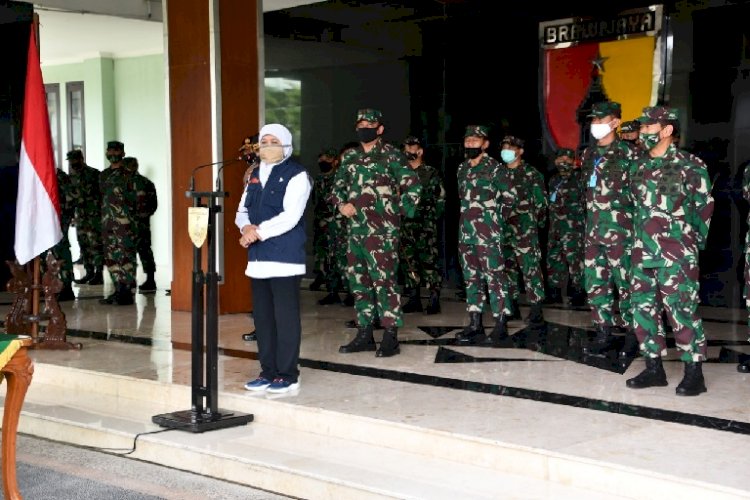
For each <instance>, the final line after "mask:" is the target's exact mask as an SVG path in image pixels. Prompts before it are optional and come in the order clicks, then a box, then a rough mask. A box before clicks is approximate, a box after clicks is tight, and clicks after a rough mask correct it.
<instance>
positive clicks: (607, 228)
mask: <svg viewBox="0 0 750 500" xmlns="http://www.w3.org/2000/svg"><path fill="white" fill-rule="evenodd" d="M637 155H638V153H637V150H635V149H633V148H631V146H630V145H628V143H626V142H625V141H622V140H620V139H615V140H614V141H613V142H612V143H611V144H609V145H607V146H603V147H600V146H596V145H595V146H590V147H588V148H586V151H584V152H583V166H582V168H581V170H582V171H583V181H584V183H585V185H586V209H587V213H586V244H587V245H624V247H625V248H631V247H632V244H633V195H632V193H631V192H630V176H631V174H632V172H633V170H634V169H635V165H636V164H635V159H636V157H637Z"/></svg>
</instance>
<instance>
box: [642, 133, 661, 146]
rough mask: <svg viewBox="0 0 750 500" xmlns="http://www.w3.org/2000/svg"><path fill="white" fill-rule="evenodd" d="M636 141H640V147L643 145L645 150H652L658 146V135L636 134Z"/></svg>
mask: <svg viewBox="0 0 750 500" xmlns="http://www.w3.org/2000/svg"><path fill="white" fill-rule="evenodd" d="M638 139H640V141H641V145H643V147H644V148H646V149H653V147H654V146H656V145H657V144H659V140H660V138H659V133H658V132H656V133H655V134H646V133H643V132H641V133H640V134H638Z"/></svg>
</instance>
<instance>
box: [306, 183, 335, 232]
mask: <svg viewBox="0 0 750 500" xmlns="http://www.w3.org/2000/svg"><path fill="white" fill-rule="evenodd" d="M335 176H336V173H335V172H331V173H329V174H319V175H318V176H317V177H316V178H315V182H314V183H313V192H312V208H313V219H314V221H315V225H314V227H316V228H318V227H325V226H327V225H328V224H330V223H331V222H333V221H334V219H336V217H337V214H338V215H339V216H340V214H339V211H338V210H336V207H335V206H334V205H331V203H330V202H329V198H330V196H331V192H332V191H333V181H334V179H335Z"/></svg>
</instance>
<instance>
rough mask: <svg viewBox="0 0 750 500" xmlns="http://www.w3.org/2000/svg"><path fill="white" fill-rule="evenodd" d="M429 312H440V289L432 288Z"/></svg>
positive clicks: (427, 310) (427, 311)
mask: <svg viewBox="0 0 750 500" xmlns="http://www.w3.org/2000/svg"><path fill="white" fill-rule="evenodd" d="M425 313H427V314H439V313H440V289H439V288H430V299H429V301H428V303H427V309H426V310H425Z"/></svg>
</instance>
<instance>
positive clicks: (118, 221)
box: [99, 141, 138, 305]
mask: <svg viewBox="0 0 750 500" xmlns="http://www.w3.org/2000/svg"><path fill="white" fill-rule="evenodd" d="M124 155H125V146H124V144H123V143H121V142H119V141H110V142H109V143H108V144H107V159H108V160H109V161H110V166H109V168H108V169H107V170H105V171H103V172H102V173H101V175H100V176H99V181H100V190H101V193H102V240H103V242H104V264H105V265H106V266H107V271H108V272H109V275H110V278H111V279H112V284H113V286H114V287H115V292H114V293H113V294H112V295H110V296H109V297H106V298H104V299H101V300H100V301H99V302H101V303H102V304H118V305H130V304H133V295H132V294H131V292H130V289H131V288H133V285H134V284H135V266H136V258H137V257H136V256H137V252H138V235H137V228H136V221H135V218H136V210H137V208H136V203H137V196H136V193H137V190H136V186H135V183H134V182H133V179H134V176H133V175H131V173H130V172H129V171H128V169H126V168H123V167H124V165H123V164H124V163H125V161H124V158H125V156H124ZM129 161H130V160H129Z"/></svg>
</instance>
